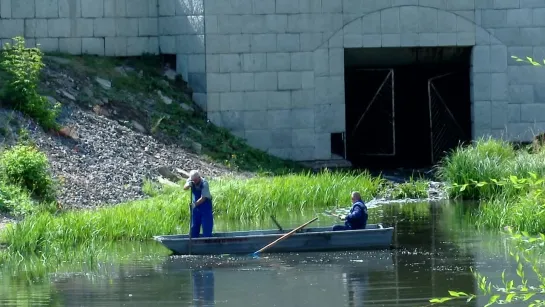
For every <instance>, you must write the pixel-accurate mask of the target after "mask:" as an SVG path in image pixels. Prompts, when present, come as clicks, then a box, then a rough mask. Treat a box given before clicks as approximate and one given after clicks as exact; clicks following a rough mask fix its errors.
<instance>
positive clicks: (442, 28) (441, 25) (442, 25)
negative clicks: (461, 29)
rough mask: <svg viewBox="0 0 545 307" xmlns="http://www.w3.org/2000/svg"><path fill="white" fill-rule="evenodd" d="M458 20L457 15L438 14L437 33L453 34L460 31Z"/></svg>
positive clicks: (441, 12) (440, 12)
mask: <svg viewBox="0 0 545 307" xmlns="http://www.w3.org/2000/svg"><path fill="white" fill-rule="evenodd" d="M457 20H458V18H457V16H456V15H454V14H452V13H449V12H445V11H438V12H437V30H436V31H437V32H439V33H452V32H457V29H458V22H457Z"/></svg>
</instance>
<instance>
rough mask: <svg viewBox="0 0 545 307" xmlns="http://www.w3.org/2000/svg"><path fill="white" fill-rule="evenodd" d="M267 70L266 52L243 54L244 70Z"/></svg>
mask: <svg viewBox="0 0 545 307" xmlns="http://www.w3.org/2000/svg"><path fill="white" fill-rule="evenodd" d="M266 70H267V54H266V53H245V54H242V71H245V72H257V71H266Z"/></svg>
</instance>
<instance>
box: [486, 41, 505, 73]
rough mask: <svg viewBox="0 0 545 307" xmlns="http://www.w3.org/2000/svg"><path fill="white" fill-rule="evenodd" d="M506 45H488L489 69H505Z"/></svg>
mask: <svg viewBox="0 0 545 307" xmlns="http://www.w3.org/2000/svg"><path fill="white" fill-rule="evenodd" d="M507 60H508V56H507V47H506V46H504V45H494V46H491V47H490V71H491V72H505V71H507Z"/></svg>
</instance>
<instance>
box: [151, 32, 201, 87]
mask: <svg viewBox="0 0 545 307" xmlns="http://www.w3.org/2000/svg"><path fill="white" fill-rule="evenodd" d="M147 39H148V53H150V54H153V55H159V53H160V52H159V38H158V37H147ZM205 80H206V79H205Z"/></svg>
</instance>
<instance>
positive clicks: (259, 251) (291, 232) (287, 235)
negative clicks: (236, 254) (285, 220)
mask: <svg viewBox="0 0 545 307" xmlns="http://www.w3.org/2000/svg"><path fill="white" fill-rule="evenodd" d="M317 219H318V217H315V218H313V219H312V220H310V221H308V222H306V223H304V224H303V225H301V226H299V227H297V228H295V229H293V230H292V231H290V232H288V233H287V234H285V235H283V236H281V237H280V238H278V239H276V240H274V241H273V242H272V243H270V244H268V245H266V246H265V247H263V248H262V249H260V250H258V251H256V252H254V253H253V256H254V257H257V256H258V254H259V253H262V252H263V251H264V250H266V249H268V248H269V247H271V246H273V245H275V244H276V243H278V242H280V241H282V240H284V239H287V238H288V237H289V236H291V235H292V234H294V233H295V232H296V231H297V230H299V229H302V228H303V227H305V226H307V225H308V224H310V223H312V222H314V221H316V220H317Z"/></svg>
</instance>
